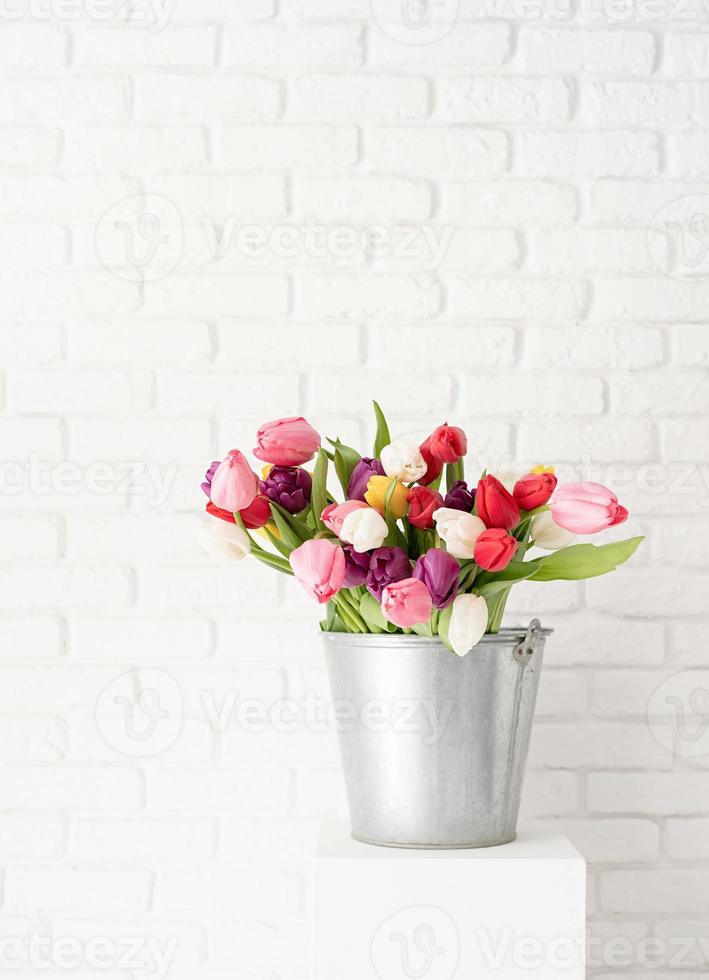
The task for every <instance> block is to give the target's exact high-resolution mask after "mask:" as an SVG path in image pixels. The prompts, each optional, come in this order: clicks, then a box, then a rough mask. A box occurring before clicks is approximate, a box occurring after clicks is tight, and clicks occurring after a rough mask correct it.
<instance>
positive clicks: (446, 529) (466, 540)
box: [433, 507, 485, 558]
mask: <svg viewBox="0 0 709 980" xmlns="http://www.w3.org/2000/svg"><path fill="white" fill-rule="evenodd" d="M433 519H434V521H435V522H436V530H437V531H438V534H439V536H440V537H441V538H442V539H443V541H445V543H446V549H447V550H448V551H449V552H450V554H451V555H453V556H454V557H455V558H472V557H473V555H474V553H475V542H476V541H477V539H478V537H479V536H480V535H481V534H482V532H483V531H484V530H485V525H484V524H483V522H482V521H481V520H480V518H479V517H476V516H475V515H474V514H464V513H463V511H461V510H453V509H451V508H449V507H441V508H440V509H439V510H437V511H435V512H434V515H433Z"/></svg>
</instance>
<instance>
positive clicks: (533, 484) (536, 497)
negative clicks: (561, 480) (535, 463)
mask: <svg viewBox="0 0 709 980" xmlns="http://www.w3.org/2000/svg"><path fill="white" fill-rule="evenodd" d="M556 484H557V479H556V477H555V476H554V474H553V473H528V474H527V475H526V476H523V477H522V479H521V480H517V482H516V483H515V488H514V490H513V491H512V495H513V496H514V498H515V500H516V501H517V503H518V505H519V507H520V508H521V509H522V510H535V509H536V508H537V507H543V506H544V504H546V503H548V501H549V500H550V499H551V495H552V494H553V493H554V490H555V489H556Z"/></svg>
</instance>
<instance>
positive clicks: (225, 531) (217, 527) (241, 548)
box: [196, 518, 251, 561]
mask: <svg viewBox="0 0 709 980" xmlns="http://www.w3.org/2000/svg"><path fill="white" fill-rule="evenodd" d="M196 534H197V540H198V541H199V543H200V544H201V545H202V547H203V548H204V550H205V551H206V552H207V554H208V555H212V556H213V557H215V558H229V559H232V560H233V559H234V558H235V559H236V560H237V561H241V559H242V558H245V557H246V556H247V555H248V554H250V553H251V542H250V541H249V536H248V535H247V534H246V532H245V531H244V530H243V529H242V528H240V527H238V525H236V524H227V523H221V524H217V523H216V522H215V521H210V520H207V519H206V518H205V520H204V521H202V523H201V524H199V526H198V527H197V531H196Z"/></svg>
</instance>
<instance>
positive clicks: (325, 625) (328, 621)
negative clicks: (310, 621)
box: [320, 600, 337, 633]
mask: <svg viewBox="0 0 709 980" xmlns="http://www.w3.org/2000/svg"><path fill="white" fill-rule="evenodd" d="M325 614H326V615H325V619H321V620H320V629H321V630H322V631H323V633H332V632H333V629H334V626H335V620H336V618H337V606H336V605H335V603H334V602H333V601H332V600H330V602H328V604H327V605H326V606H325Z"/></svg>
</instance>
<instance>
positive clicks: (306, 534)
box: [270, 500, 313, 544]
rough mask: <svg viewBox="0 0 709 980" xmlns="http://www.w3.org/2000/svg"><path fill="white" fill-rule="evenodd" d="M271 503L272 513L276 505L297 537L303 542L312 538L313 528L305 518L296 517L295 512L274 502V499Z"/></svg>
mask: <svg viewBox="0 0 709 980" xmlns="http://www.w3.org/2000/svg"><path fill="white" fill-rule="evenodd" d="M270 503H271V513H272V514H273V509H274V507H275V509H276V510H277V511H278V513H279V514H280V515H281V517H282V518H283V520H284V521H285V522H286V524H287V525H288V527H289V528H290V529H291V531H292V532H293V534H295V535H296V537H297V538H299V539H300V543H301V544H302V543H303V541H310V540H311V539H312V537H313V529H312V528H310V527H308V524H307V522H306V521H305V520H301V519H300V517H296V515H295V514H291V512H290V511H289V510H286V509H285V507H281V505H280V504H277V503H274V501H273V500H272V501H271V502H270ZM308 512H309V509H308ZM301 513H302V512H301ZM274 519H275V518H274Z"/></svg>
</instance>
